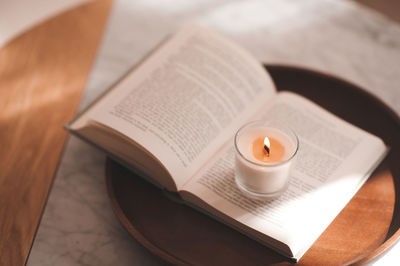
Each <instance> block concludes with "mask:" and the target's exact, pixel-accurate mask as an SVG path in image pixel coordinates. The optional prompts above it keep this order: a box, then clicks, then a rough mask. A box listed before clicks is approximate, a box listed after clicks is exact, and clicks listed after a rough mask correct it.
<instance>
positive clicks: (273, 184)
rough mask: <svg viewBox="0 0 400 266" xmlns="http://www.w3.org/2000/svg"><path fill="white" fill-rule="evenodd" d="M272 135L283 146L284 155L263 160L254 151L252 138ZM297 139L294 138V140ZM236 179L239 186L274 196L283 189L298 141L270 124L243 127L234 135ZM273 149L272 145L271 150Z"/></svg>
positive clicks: (253, 139) (267, 195) (285, 185)
mask: <svg viewBox="0 0 400 266" xmlns="http://www.w3.org/2000/svg"><path fill="white" fill-rule="evenodd" d="M266 136H267V137H271V138H275V139H276V140H277V141H279V142H280V143H281V144H282V146H284V147H285V153H284V155H283V158H282V159H281V160H280V161H278V162H262V161H259V160H257V159H256V158H255V157H254V155H253V147H252V146H253V142H254V141H255V140H256V139H257V138H259V137H266ZM295 141H297V139H296V140H295ZM236 148H237V150H238V151H239V152H240V154H241V155H240V154H239V153H238V152H236V169H235V171H236V172H235V175H236V182H237V183H238V185H239V187H240V188H242V189H243V188H244V189H245V190H247V191H250V192H254V193H257V194H264V195H266V197H269V196H271V197H274V196H277V195H279V194H281V192H283V191H284V190H285V189H286V187H287V184H288V179H289V174H290V168H291V166H292V164H293V160H292V159H293V158H292V157H293V155H294V154H295V152H296V151H297V142H294V141H292V140H291V138H290V137H289V136H288V135H287V134H286V133H284V132H283V131H281V130H279V129H277V128H272V127H259V128H248V129H244V130H243V132H241V133H240V135H239V136H238V137H237V140H236ZM272 152H273V150H272V147H271V153H272Z"/></svg>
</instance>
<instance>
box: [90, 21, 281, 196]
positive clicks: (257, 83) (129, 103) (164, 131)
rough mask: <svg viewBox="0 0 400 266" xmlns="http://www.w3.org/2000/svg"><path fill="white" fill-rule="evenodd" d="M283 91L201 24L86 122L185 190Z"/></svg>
mask: <svg viewBox="0 0 400 266" xmlns="http://www.w3.org/2000/svg"><path fill="white" fill-rule="evenodd" d="M275 93H276V92H275V88H274V85H273V82H272V80H271V78H270V77H269V75H268V74H267V73H266V71H265V69H263V67H262V66H261V64H260V63H259V62H257V61H256V60H254V59H253V58H252V57H251V56H250V55H249V54H247V53H246V52H244V51H243V50H242V49H241V48H239V47H237V46H236V45H234V44H232V43H231V42H229V41H227V40H225V39H224V38H222V37H221V36H219V35H217V34H215V33H212V32H209V31H207V30H205V29H203V28H201V27H198V26H194V25H193V26H191V27H188V28H186V29H184V30H183V31H181V32H180V33H178V34H177V35H176V36H175V37H173V38H172V39H170V40H169V41H167V42H166V43H165V44H164V45H163V46H161V48H159V49H158V50H156V51H155V52H154V53H153V54H152V55H151V56H150V57H149V58H147V59H146V60H145V61H144V63H142V64H141V65H139V67H138V68H137V69H135V70H134V71H133V72H132V73H131V74H129V75H128V76H127V77H126V78H125V79H123V80H122V81H121V82H120V83H119V84H117V86H116V87H115V88H114V89H113V90H112V91H111V92H110V93H108V94H107V95H106V96H105V97H103V99H102V100H101V101H99V102H98V103H97V104H96V105H95V106H94V107H92V108H90V109H89V111H88V113H87V114H86V117H88V119H89V120H93V121H96V122H97V123H101V124H103V125H105V126H107V127H109V128H112V129H115V130H117V131H118V132H120V133H122V134H124V135H126V136H127V137H129V138H131V139H132V140H134V141H135V142H137V143H138V144H139V145H141V146H142V147H143V148H144V149H146V150H148V151H149V152H150V153H151V154H153V155H154V157H155V158H157V159H158V160H159V161H160V162H161V163H162V164H163V165H164V166H165V167H166V169H167V170H168V171H169V173H170V175H171V176H172V177H173V178H174V181H175V182H176V184H177V187H178V189H179V186H180V185H181V184H183V183H184V182H185V181H186V180H187V178H190V177H191V176H192V175H193V174H194V173H195V172H196V171H197V170H198V169H199V168H200V166H201V165H203V164H204V163H205V162H206V161H207V159H209V158H210V157H211V156H212V155H213V154H214V153H215V152H216V151H217V149H219V148H220V146H221V145H222V144H223V143H224V142H225V141H226V140H227V139H228V138H229V137H230V136H231V134H232V132H234V131H235V129H236V128H237V127H238V126H239V125H241V124H242V123H243V121H246V120H247V119H248V118H249V117H250V115H251V114H252V113H254V111H255V110H256V109H258V108H260V107H261V105H262V104H263V102H264V101H265V100H266V99H267V98H268V97H272V95H274V94H275Z"/></svg>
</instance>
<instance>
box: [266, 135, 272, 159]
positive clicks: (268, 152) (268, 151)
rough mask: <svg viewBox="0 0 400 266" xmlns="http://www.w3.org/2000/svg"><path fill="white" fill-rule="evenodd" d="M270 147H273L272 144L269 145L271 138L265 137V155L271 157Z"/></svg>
mask: <svg viewBox="0 0 400 266" xmlns="http://www.w3.org/2000/svg"><path fill="white" fill-rule="evenodd" d="M270 147H271V144H270V143H269V138H268V137H265V139H264V153H265V155H267V156H269V154H270V153H271V150H270Z"/></svg>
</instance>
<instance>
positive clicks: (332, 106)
mask: <svg viewBox="0 0 400 266" xmlns="http://www.w3.org/2000/svg"><path fill="white" fill-rule="evenodd" d="M266 68H267V69H268V71H269V72H270V74H271V76H272V78H273V79H274V81H275V84H276V86H277V88H278V90H290V91H295V92H297V93H299V94H301V95H304V96H306V97H308V98H310V99H311V100H312V101H314V102H316V103H318V104H319V105H321V106H323V107H324V108H326V109H328V110H329V111H331V112H332V113H334V114H336V115H338V116H340V117H342V118H344V119H346V120H347V121H349V122H351V123H353V124H355V125H357V126H359V127H361V128H364V129H365V130H367V131H369V132H372V133H373V134H375V135H378V136H379V137H381V138H382V139H383V140H384V141H385V142H386V144H388V145H389V146H391V151H390V153H389V155H388V157H387V158H386V159H385V161H384V162H383V163H382V164H381V165H380V167H379V168H378V169H377V170H376V171H375V172H374V174H373V175H372V176H371V177H370V179H369V180H368V181H367V183H366V184H365V185H364V186H363V187H362V188H361V189H360V190H359V192H358V193H357V194H356V196H355V197H354V198H353V199H352V200H351V201H350V203H349V204H348V205H347V206H346V207H345V208H344V209H343V210H342V212H341V213H340V214H339V216H338V217H337V218H336V219H335V220H334V221H333V222H332V224H331V225H330V226H329V227H328V228H327V230H326V231H325V232H324V233H323V234H322V235H321V236H320V237H319V238H318V239H317V241H316V242H315V243H314V244H313V245H312V247H311V248H310V249H309V250H308V251H307V253H306V254H305V255H304V256H303V258H302V259H301V260H300V263H302V264H311V263H312V264H325V265H326V264H349V263H355V262H357V263H364V262H367V261H371V260H373V259H376V258H377V257H378V256H380V255H381V254H383V253H384V252H385V251H386V250H387V249H388V248H390V247H391V246H392V245H393V244H394V243H395V242H396V240H397V239H398V238H399V237H400V231H399V227H400V217H399V196H400V195H399V191H400V187H399V186H400V182H399V180H400V163H399V159H400V154H399V153H400V120H399V118H398V117H397V116H396V114H395V113H393V112H392V111H391V110H390V109H389V108H388V107H387V106H386V105H385V104H383V103H382V102H381V101H379V100H378V99H377V98H374V97H373V96H372V95H370V94H368V93H366V92H365V91H364V90H361V89H360V88H358V87H356V86H354V85H352V84H349V83H348V82H345V81H342V80H339V79H337V78H335V77H332V76H328V75H326V74H322V73H318V72H315V71H311V70H306V69H300V68H294V67H285V66H275V65H268V66H266ZM106 178H107V186H108V192H109V196H110V199H111V203H112V208H113V209H114V211H115V214H116V215H117V217H118V219H119V220H120V221H121V223H122V224H123V226H124V227H125V228H126V229H127V230H128V232H129V233H130V234H131V235H132V236H133V237H134V238H135V239H136V240H138V241H139V242H140V243H142V244H143V245H144V246H145V247H146V248H148V249H149V250H150V251H151V252H153V253H154V254H156V255H158V256H159V257H161V258H163V259H164V260H166V261H168V262H171V263H174V264H195V265H203V264H213V265H252V264H254V265H255V264H257V265H260V264H271V263H282V264H289V263H290V261H289V260H288V259H287V258H284V257H283V256H281V255H279V254H277V253H276V252H274V251H272V250H270V249H268V248H267V247H265V246H263V245H261V244H259V243H257V242H255V241H253V240H251V239H249V238H248V237H246V236H244V235H242V234H240V233H238V232H236V231H235V230H233V229H231V228H229V227H227V226H225V225H223V224H221V223H219V222H217V221H215V220H213V219H212V218H209V217H208V216H206V215H203V214H201V213H199V212H197V211H195V210H193V209H191V208H190V207H187V206H186V205H184V204H181V203H180V202H177V201H175V200H172V199H171V198H170V197H168V196H166V194H164V193H163V191H162V190H160V189H158V188H156V187H154V186H153V185H151V184H149V183H147V182H145V181H144V180H142V179H141V178H139V177H137V176H135V174H133V173H131V172H129V171H128V170H127V169H125V168H124V167H122V166H120V165H119V164H118V163H116V162H114V161H112V160H110V159H108V160H107V163H106ZM294 218H295V217H294Z"/></svg>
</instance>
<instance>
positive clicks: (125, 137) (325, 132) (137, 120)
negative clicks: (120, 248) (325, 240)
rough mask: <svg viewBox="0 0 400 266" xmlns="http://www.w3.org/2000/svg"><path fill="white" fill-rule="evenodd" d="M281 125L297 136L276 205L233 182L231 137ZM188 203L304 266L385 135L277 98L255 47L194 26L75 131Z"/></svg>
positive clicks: (292, 98)
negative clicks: (255, 125) (260, 124)
mask: <svg viewBox="0 0 400 266" xmlns="http://www.w3.org/2000/svg"><path fill="white" fill-rule="evenodd" d="M260 119H261V120H262V119H277V120H279V121H281V122H284V123H287V124H288V125H289V126H290V127H291V128H292V129H293V130H294V131H295V132H296V133H297V135H298V136H299V140H300V148H299V153H298V155H297V161H296V164H295V166H294V167H293V170H292V172H291V181H290V184H289V188H288V190H287V191H286V192H285V193H284V194H283V195H282V196H281V197H279V198H277V199H275V200H270V201H263V200H256V199H251V198H248V197H246V196H245V195H243V194H242V193H241V192H240V190H239V189H238V188H237V187H236V184H235V181H234V147H233V137H234V134H235V132H236V131H237V130H238V128H240V127H241V126H242V125H243V124H245V123H247V122H249V121H252V120H260ZM68 129H69V130H70V131H71V132H72V133H74V134H76V135H78V136H79V137H81V138H83V139H85V140H87V141H89V142H91V143H93V144H95V145H96V146H98V147H100V148H102V149H104V150H105V151H107V152H108V153H110V154H111V155H112V156H114V157H115V158H118V159H120V160H121V161H123V162H125V163H126V164H128V165H130V166H131V168H132V169H134V170H135V171H137V172H138V173H140V174H141V175H143V176H144V177H145V178H147V179H148V180H150V181H152V182H153V183H155V184H158V185H159V186H161V187H163V188H165V189H167V190H169V191H172V192H177V193H179V195H180V196H181V197H182V198H183V200H184V201H185V202H187V203H188V204H189V205H191V206H194V207H196V208H197V209H200V210H202V211H204V212H205V213H207V214H209V215H211V216H213V217H214V218H216V219H218V220H220V221H223V222H224V223H226V224H228V225H230V226H232V227H234V228H236V229H237V230H239V231H241V232H242V233H244V234H246V235H248V236H250V237H252V238H253V239H256V240H257V241H260V242H261V243H263V244H265V245H267V246H269V247H271V248H272V249H274V250H276V251H277V252H279V253H281V254H283V255H285V256H287V257H290V258H293V259H295V260H298V259H300V258H301V256H302V255H303V254H304V253H305V252H306V251H307V249H308V248H309V247H310V246H311V245H312V243H313V242H314V241H315V240H316V239H317V238H318V236H319V235H320V234H321V233H322V232H323V231H324V230H325V229H326V227H327V226H328V225H329V224H330V223H331V222H332V220H333V219H334V218H335V217H336V216H337V215H338V213H339V212H340V211H341V210H342V209H343V207H344V206H345V205H346V204H347V202H348V201H349V200H350V199H351V198H352V197H353V195H354V194H355V193H356V192H357V190H358V189H359V188H360V187H361V186H362V184H363V183H364V182H365V181H366V179H367V178H368V176H369V175H370V174H371V172H372V171H373V170H374V169H375V167H376V166H377V165H378V164H379V162H380V161H381V160H382V159H383V157H384V155H385V154H386V151H387V148H386V146H385V144H384V143H383V141H382V140H381V139H379V138H378V137H376V136H374V135H372V134H370V133H368V132H365V131H364V130H362V129H359V128H357V127H355V126H353V125H351V124H349V123H347V122H345V121H343V120H342V119H340V118H338V117H336V116H334V115H333V114H330V113H329V112H327V111H326V110H324V109H323V108H321V107H319V106H317V105H316V104H314V103H312V102H311V101H309V100H307V99H305V98H304V97H302V96H299V95H296V94H294V93H291V92H279V93H278V92H277V91H276V89H275V87H274V84H273V82H272V80H271V78H270V76H269V75H268V73H267V72H266V71H265V69H264V68H263V67H262V65H261V64H260V63H259V62H257V61H256V60H255V59H253V58H252V57H251V56H250V55H249V54H248V53H247V52H246V51H244V50H243V49H241V48H240V47H238V46H237V45H235V44H233V43H232V42H230V41H228V40H226V39H224V38H223V37H221V36H219V35H217V34H216V33H213V32H210V31H208V30H206V29H203V28H201V27H199V26H195V25H193V26H190V27H188V28H185V29H184V30H182V31H181V32H179V33H178V34H176V35H175V36H174V37H172V38H170V39H169V40H168V41H166V42H164V43H163V44H162V45H161V46H160V47H158V48H157V49H156V50H155V51H153V52H152V53H151V55H150V56H148V57H147V58H146V59H145V60H144V61H143V62H142V63H141V64H140V65H139V66H137V67H136V68H135V69H134V70H133V71H131V72H130V73H128V74H127V75H126V76H125V77H124V78H122V79H121V80H120V81H119V82H118V83H117V84H116V85H115V86H114V87H113V88H112V89H111V90H109V91H108V92H107V93H106V94H105V95H103V96H102V97H101V98H100V99H98V100H97V101H96V102H95V103H94V104H92V105H91V106H90V107H89V108H88V109H87V110H86V111H84V112H83V113H82V114H80V115H79V116H78V117H77V118H76V119H75V120H74V121H72V122H71V123H70V124H69V125H68Z"/></svg>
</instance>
